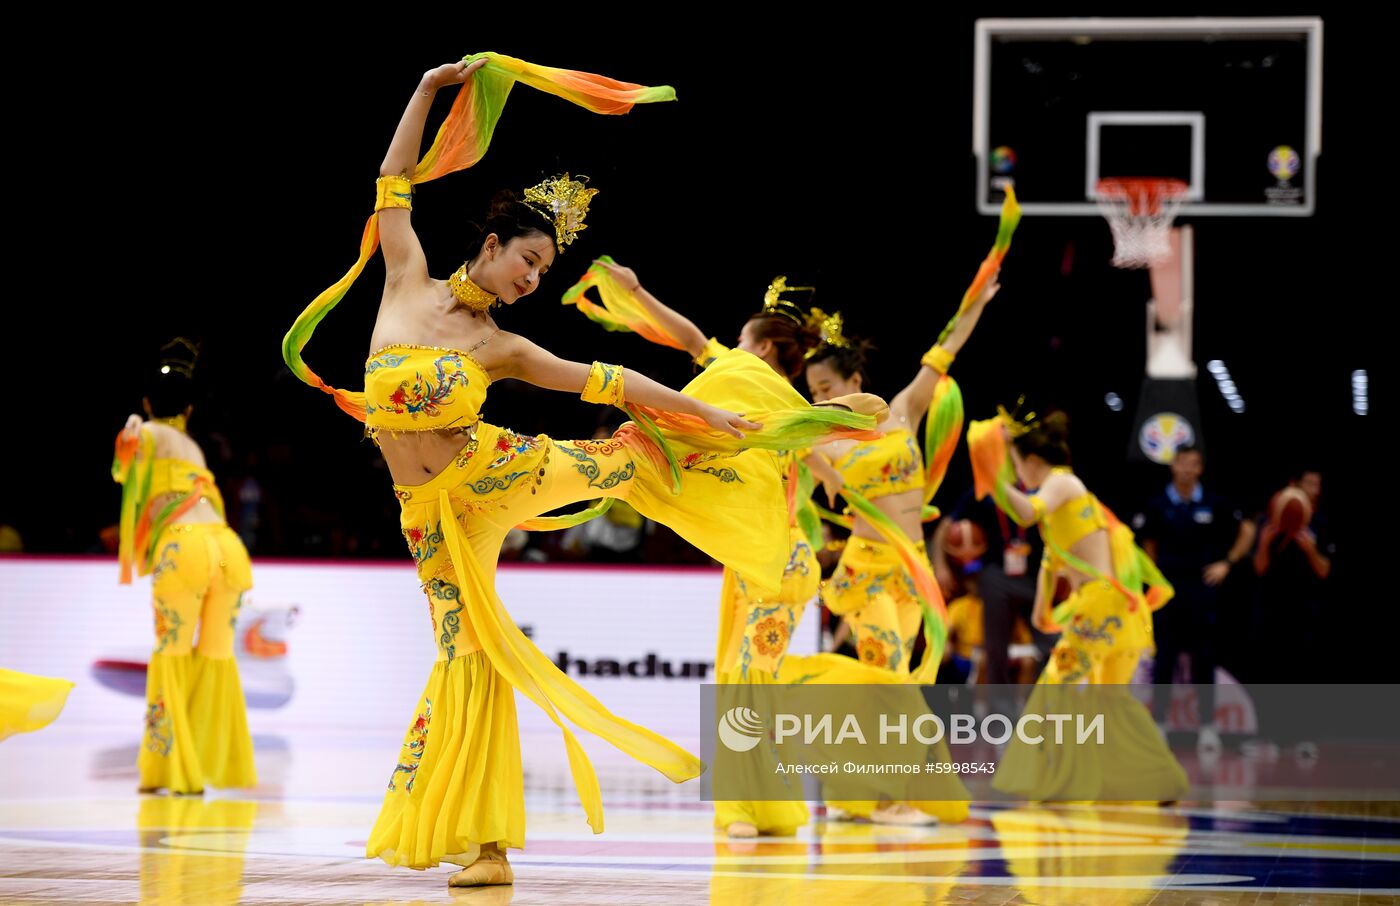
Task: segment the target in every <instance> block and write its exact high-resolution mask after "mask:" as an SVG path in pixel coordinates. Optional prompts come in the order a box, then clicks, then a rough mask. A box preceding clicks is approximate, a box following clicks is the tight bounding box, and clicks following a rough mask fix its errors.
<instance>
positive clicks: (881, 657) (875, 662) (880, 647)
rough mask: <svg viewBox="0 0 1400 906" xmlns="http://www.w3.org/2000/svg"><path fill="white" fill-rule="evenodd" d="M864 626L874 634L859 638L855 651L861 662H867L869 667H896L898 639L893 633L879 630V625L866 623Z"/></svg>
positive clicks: (897, 663) (892, 668)
mask: <svg viewBox="0 0 1400 906" xmlns="http://www.w3.org/2000/svg"><path fill="white" fill-rule="evenodd" d="M865 628H866V629H869V630H871V632H873V633H874V635H870V636H866V637H865V638H863V639H861V640H860V643H859V644H858V645H857V646H856V653H857V656H858V657H859V658H860V660H861V663H864V664H869V665H870V666H871V667H888V668H889V669H891V670H894V669H895V668H896V667H898V666H899V655H900V648H899V639H898V638H895V636H894V633H892V632H888V631H885V632H881V631H880V627H878V626H875V625H867V626H866V627H865Z"/></svg>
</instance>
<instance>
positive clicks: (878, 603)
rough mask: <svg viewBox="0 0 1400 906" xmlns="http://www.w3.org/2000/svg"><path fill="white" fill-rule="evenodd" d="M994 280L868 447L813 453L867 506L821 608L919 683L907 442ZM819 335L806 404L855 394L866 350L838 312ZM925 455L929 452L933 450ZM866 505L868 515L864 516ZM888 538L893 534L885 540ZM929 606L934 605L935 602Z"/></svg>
mask: <svg viewBox="0 0 1400 906" xmlns="http://www.w3.org/2000/svg"><path fill="white" fill-rule="evenodd" d="M995 275H996V272H995V271H993V272H992V274H991V276H990V279H988V280H986V281H985V282H984V283H983V285H982V286H981V288H980V289H979V290H978V291H977V292H976V294H975V295H974V296H973V297H972V300H971V303H970V305H968V306H967V307H966V308H965V310H963V311H962V313H961V314H960V316H959V317H958V318H957V321H956V323H955V325H954V327H953V329H952V330H951V331H950V332H949V333H948V335H947V336H945V337H943V338H942V339H941V340H940V341H939V342H938V343H936V344H935V345H934V346H933V348H931V349H930V350H929V351H928V353H927V354H925V355H924V357H923V359H922V360H921V363H920V367H919V370H918V372H917V373H916V374H915V375H914V379H913V380H912V381H910V382H909V384H908V385H906V386H905V388H904V389H903V390H901V391H900V392H899V393H898V394H896V395H895V397H894V399H893V400H891V401H890V411H889V415H888V417H887V418H886V419H885V420H884V421H883V422H882V423H881V425H880V430H881V431H883V432H884V436H883V437H881V438H880V439H879V440H873V441H869V440H867V441H848V440H842V441H834V442H832V443H830V444H826V445H824V446H822V447H818V448H817V450H818V451H819V452H820V453H822V454H823V455H825V456H826V457H827V458H828V459H830V461H831V465H832V466H834V467H835V469H836V471H837V472H838V473H840V475H841V478H842V481H843V484H844V491H843V493H846V492H852V491H853V492H855V495H858V498H863V499H864V500H865V501H868V504H867V505H866V506H867V507H868V508H867V509H858V510H857V512H856V514H855V516H854V519H853V521H852V524H851V536H850V538H849V539H848V540H847V542H846V547H845V550H843V551H842V553H841V560H840V562H838V563H837V565H836V570H835V571H834V572H833V573H832V575H831V578H830V579H828V580H827V581H826V582H824V583H823V584H822V603H823V604H825V605H826V606H827V607H828V608H830V609H831V611H832V612H833V613H836V614H840V615H841V616H843V617H845V620H846V623H847V625H848V626H849V627H850V628H851V630H852V632H853V633H854V634H855V638H856V651H857V653H858V655H859V658H860V660H861V662H862V663H864V664H867V665H870V666H872V667H878V668H883V669H886V670H890V671H893V672H894V673H896V674H897V675H900V676H904V677H909V678H911V679H913V680H915V681H917V682H922V683H932V682H933V680H934V677H935V675H936V674H937V670H938V662H939V659H940V657H941V653H939V652H933V651H927V652H925V654H924V661H923V664H922V665H921V667H920V668H919V670H917V671H913V670H912V669H911V665H910V660H911V658H912V655H913V651H914V639H915V636H916V635H917V634H918V631H919V626H920V624H921V623H922V622H924V619H925V615H924V612H923V607H922V606H921V604H920V603H919V598H920V593H919V592H920V587H921V588H922V589H924V590H925V591H924V594H925V595H930V594H931V595H934V596H938V595H939V594H940V593H939V591H938V589H937V584H936V583H935V582H932V581H925V582H923V583H918V582H917V579H916V577H915V576H914V575H913V574H912V573H911V570H910V568H909V565H908V564H906V563H905V562H904V561H903V559H902V558H901V555H900V551H899V549H898V545H899V544H900V543H901V542H903V543H904V544H906V545H907V547H906V548H905V550H912V551H913V553H914V556H915V557H916V558H917V560H916V564H917V565H916V567H915V568H919V569H922V570H923V571H924V573H925V574H926V577H931V576H932V572H933V569H932V566H931V565H930V564H929V562H928V555H927V553H926V552H925V550H924V545H923V511H924V504H925V502H926V500H927V498H928V497H929V496H931V495H926V494H925V483H926V477H925V471H926V470H925V464H924V453H922V452H920V449H919V444H918V442H917V441H916V440H915V439H914V431H915V429H916V428H917V427H918V425H919V422H920V421H921V420H923V418H924V416H925V415H926V414H928V412H929V406H930V402H931V401H932V400H933V398H934V394H935V391H936V389H937V388H938V386H939V383H940V381H941V380H942V379H943V378H944V376H945V375H946V374H947V372H948V367H949V366H950V365H951V364H952V362H953V359H954V357H955V356H956V355H957V353H958V351H959V350H961V349H962V347H963V344H964V343H966V342H967V339H968V337H970V336H971V335H972V330H973V328H974V327H976V326H977V321H978V320H979V319H980V318H981V316H982V311H983V309H984V308H985V307H986V304H987V303H988V302H990V301H991V300H992V297H993V296H995V295H996V293H997V290H998V289H999V288H1000V287H999V285H998V284H997V282H996V276H995ZM824 333H825V340H824V341H823V343H822V346H821V347H820V348H819V349H818V350H817V352H816V353H815V354H814V355H813V356H812V357H811V359H810V360H809V361H808V363H807V386H808V387H809V388H810V389H811V393H812V399H813V400H816V401H818V402H820V401H822V400H825V399H828V398H830V397H832V396H839V395H841V394H847V393H857V392H860V390H861V389H862V388H863V387H864V386H865V385H866V379H865V355H866V349H867V348H868V347H867V344H865V343H862V342H859V341H852V340H851V339H849V338H847V337H845V336H844V335H843V332H842V325H841V320H840V315H839V314H837V315H833V316H832V317H831V318H830V319H828V322H827V327H826V329H825V331H824ZM930 417H932V416H930ZM927 452H928V455H929V456H933V455H934V452H935V451H932V450H930V451H927ZM848 499H851V498H850V495H849V494H848ZM852 502H855V501H852ZM872 508H873V510H874V511H875V512H871V511H870V509H872ZM877 522H878V523H879V524H877ZM891 524H892V525H891ZM894 533H898V534H897V535H895V536H894V537H893V538H892V537H891V536H892V535H894ZM937 600H938V602H939V603H940V604H941V597H940V598H938V599H937ZM949 776H951V775H949ZM827 805H828V807H830V808H832V809H834V810H835V811H834V815H835V816H836V817H855V818H869V819H871V820H872V821H876V822H879V823H889V824H926V823H930V822H931V821H932V820H933V819H935V818H936V819H941V820H943V821H961V820H963V819H964V818H966V817H967V803H966V802H965V801H957V800H949V801H921V802H917V803H914V804H908V803H900V802H894V803H886V804H883V805H882V804H881V803H879V802H875V801H839V802H836V801H831V802H828V803H827Z"/></svg>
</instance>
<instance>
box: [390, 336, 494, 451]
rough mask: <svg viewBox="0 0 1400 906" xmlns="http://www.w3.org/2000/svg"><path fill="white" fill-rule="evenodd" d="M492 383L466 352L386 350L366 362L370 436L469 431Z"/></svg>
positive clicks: (397, 347)
mask: <svg viewBox="0 0 1400 906" xmlns="http://www.w3.org/2000/svg"><path fill="white" fill-rule="evenodd" d="M490 385H491V378H490V376H488V375H487V373H486V369H485V368H482V367H481V364H480V363H479V362H477V360H476V359H474V358H472V357H471V356H470V355H469V354H467V353H465V352H462V351H461V350H457V349H446V348H442V347H437V346H410V345H403V344H395V345H392V346H385V347H384V348H383V349H380V350H379V351H377V352H375V353H374V354H373V355H371V356H370V357H369V359H368V360H367V361H366V362H365V425H366V427H367V428H368V430H369V432H370V433H371V434H375V433H377V432H379V431H390V432H395V431H439V430H453V429H464V428H470V427H471V426H472V425H474V424H476V423H477V421H478V420H479V419H480V418H481V407H482V405H483V404H484V403H485V402H486V388H487V387H489V386H490Z"/></svg>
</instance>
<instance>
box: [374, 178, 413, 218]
mask: <svg viewBox="0 0 1400 906" xmlns="http://www.w3.org/2000/svg"><path fill="white" fill-rule="evenodd" d="M385 208H407V209H408V210H413V183H412V182H410V181H409V179H408V177H406V176H381V177H379V178H378V179H376V180H375V181H374V210H375V211H376V212H378V211H382V210H384V209H385Z"/></svg>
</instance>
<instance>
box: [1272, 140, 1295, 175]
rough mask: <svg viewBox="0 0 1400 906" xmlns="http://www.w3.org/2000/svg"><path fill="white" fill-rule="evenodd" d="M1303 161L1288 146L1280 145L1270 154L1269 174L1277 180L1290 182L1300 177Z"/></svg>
mask: <svg viewBox="0 0 1400 906" xmlns="http://www.w3.org/2000/svg"><path fill="white" fill-rule="evenodd" d="M1302 166H1303V159H1302V158H1301V157H1299V156H1298V152H1297V151H1294V150H1293V149H1292V148H1290V147H1288V146H1287V145H1279V146H1278V147H1277V148H1275V149H1274V150H1272V151H1270V152H1269V172H1270V173H1272V174H1273V175H1274V178H1275V179H1279V180H1288V179H1292V178H1293V177H1294V176H1297V175H1298V171H1299V170H1300V169H1301V168H1302Z"/></svg>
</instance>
